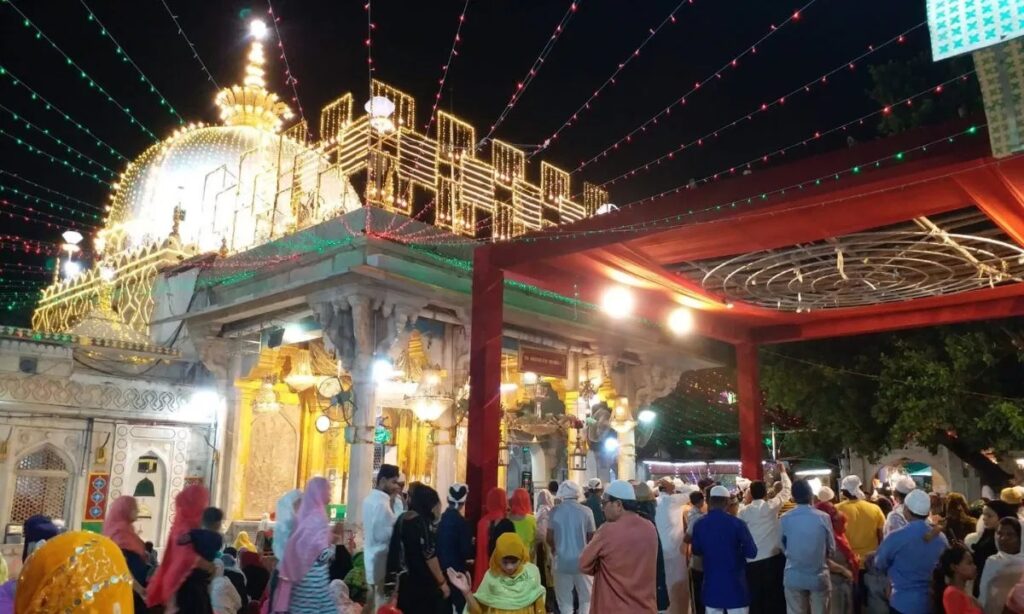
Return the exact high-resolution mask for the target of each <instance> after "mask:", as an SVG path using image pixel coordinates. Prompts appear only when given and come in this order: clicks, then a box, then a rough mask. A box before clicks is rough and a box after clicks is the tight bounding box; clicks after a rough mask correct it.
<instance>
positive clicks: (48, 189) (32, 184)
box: [0, 168, 103, 211]
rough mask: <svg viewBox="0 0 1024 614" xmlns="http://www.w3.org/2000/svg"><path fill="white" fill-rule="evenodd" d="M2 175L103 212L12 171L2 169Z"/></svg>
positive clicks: (92, 205) (0, 173) (90, 204)
mask: <svg viewBox="0 0 1024 614" xmlns="http://www.w3.org/2000/svg"><path fill="white" fill-rule="evenodd" d="M0 175H5V176H7V177H10V178H11V179H16V180H18V181H20V182H22V183H26V184H28V185H30V186H32V187H34V188H38V189H40V190H43V191H44V192H46V193H47V194H53V195H54V196H59V197H60V198H63V199H64V200H68V201H71V202H73V203H78V204H80V205H85V206H86V207H92V208H93V209H98V210H100V211H102V210H103V209H102V208H101V207H97V206H96V205H94V204H92V203H87V202H85V201H84V200H82V199H80V198H76V197H74V196H71V195H69V194H65V193H64V192H59V191H57V190H54V189H53V188H48V187H46V186H45V185H42V184H40V183H36V182H35V181H32V180H31V179H25V178H24V177H22V176H21V175H19V174H18V173H12V172H10V171H6V170H4V169H2V168H0Z"/></svg>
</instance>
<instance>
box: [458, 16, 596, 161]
mask: <svg viewBox="0 0 1024 614" xmlns="http://www.w3.org/2000/svg"><path fill="white" fill-rule="evenodd" d="M582 2H583V0H572V2H571V3H570V4H569V10H568V11H566V12H565V15H563V16H562V19H561V20H560V21H559V22H558V25H557V26H555V31H554V32H553V33H552V34H551V36H550V37H549V38H548V40H547V42H546V43H544V47H543V48H542V49H541V50H540V54H539V55H538V56H537V59H536V60H534V61H533V64H531V65H530V70H528V71H527V73H526V76H525V77H523V79H522V80H520V81H518V82H517V83H516V87H515V89H514V90H513V91H512V97H511V98H509V101H508V104H506V105H505V108H504V109H502V111H501V114H500V115H498V119H496V120H495V121H494V123H493V124H491V129H490V130H489V131H488V132H487V136H485V137H484V138H482V139H480V142H479V143H478V144H477V149H479V148H481V147H483V145H484V143H486V142H487V141H488V140H490V138H491V136H492V135H493V134H494V131H495V130H497V129H498V126H500V125H501V124H502V122H504V121H505V118H506V117H508V115H509V113H511V112H512V109H513V108H514V107H515V106H516V103H517V102H519V99H520V98H522V97H523V94H524V93H525V92H526V88H528V87H530V83H532V82H533V79H534V78H535V77H536V76H537V73H539V72H540V69H541V67H542V66H543V64H544V60H546V59H547V57H548V55H549V54H550V53H551V50H552V49H554V48H555V43H557V42H558V39H559V38H560V37H561V36H562V32H565V27H566V25H568V23H569V20H571V19H572V17H573V15H575V14H576V11H577V10H579V6H580V4H581V3H582Z"/></svg>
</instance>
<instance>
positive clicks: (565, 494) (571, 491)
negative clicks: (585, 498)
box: [555, 480, 581, 501]
mask: <svg viewBox="0 0 1024 614" xmlns="http://www.w3.org/2000/svg"><path fill="white" fill-rule="evenodd" d="M580 494H581V493H580V485H579V484H577V483H576V482H573V481H572V480H566V481H564V482H562V483H561V484H560V485H559V486H558V493H557V494H556V495H555V496H556V497H558V498H559V499H561V500H562V501H576V500H578V499H579V498H580Z"/></svg>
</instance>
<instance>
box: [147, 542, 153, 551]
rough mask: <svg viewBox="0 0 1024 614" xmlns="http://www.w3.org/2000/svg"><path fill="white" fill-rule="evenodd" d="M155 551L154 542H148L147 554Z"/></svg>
mask: <svg viewBox="0 0 1024 614" xmlns="http://www.w3.org/2000/svg"><path fill="white" fill-rule="evenodd" d="M152 551H153V542H146V552H152Z"/></svg>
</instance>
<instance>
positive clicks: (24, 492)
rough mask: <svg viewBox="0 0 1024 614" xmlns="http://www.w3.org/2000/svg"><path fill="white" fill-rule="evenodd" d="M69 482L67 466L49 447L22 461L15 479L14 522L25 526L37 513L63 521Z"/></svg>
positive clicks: (19, 463) (12, 511)
mask: <svg viewBox="0 0 1024 614" xmlns="http://www.w3.org/2000/svg"><path fill="white" fill-rule="evenodd" d="M69 479H70V472H69V471H68V467H67V464H66V463H65V462H64V459H62V458H61V457H60V455H59V454H58V453H57V452H56V450H54V449H53V448H51V447H50V446H46V447H43V448H41V449H39V450H36V451H35V452H33V453H32V454H29V455H28V456H25V457H23V458H21V460H19V461H18V468H17V473H16V474H15V480H14V501H13V504H12V505H11V522H12V523H23V522H25V520H27V519H28V518H30V517H31V516H34V515H36V514H44V515H46V516H49V517H51V518H64V516H65V512H66V510H67V493H68V487H69Z"/></svg>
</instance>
